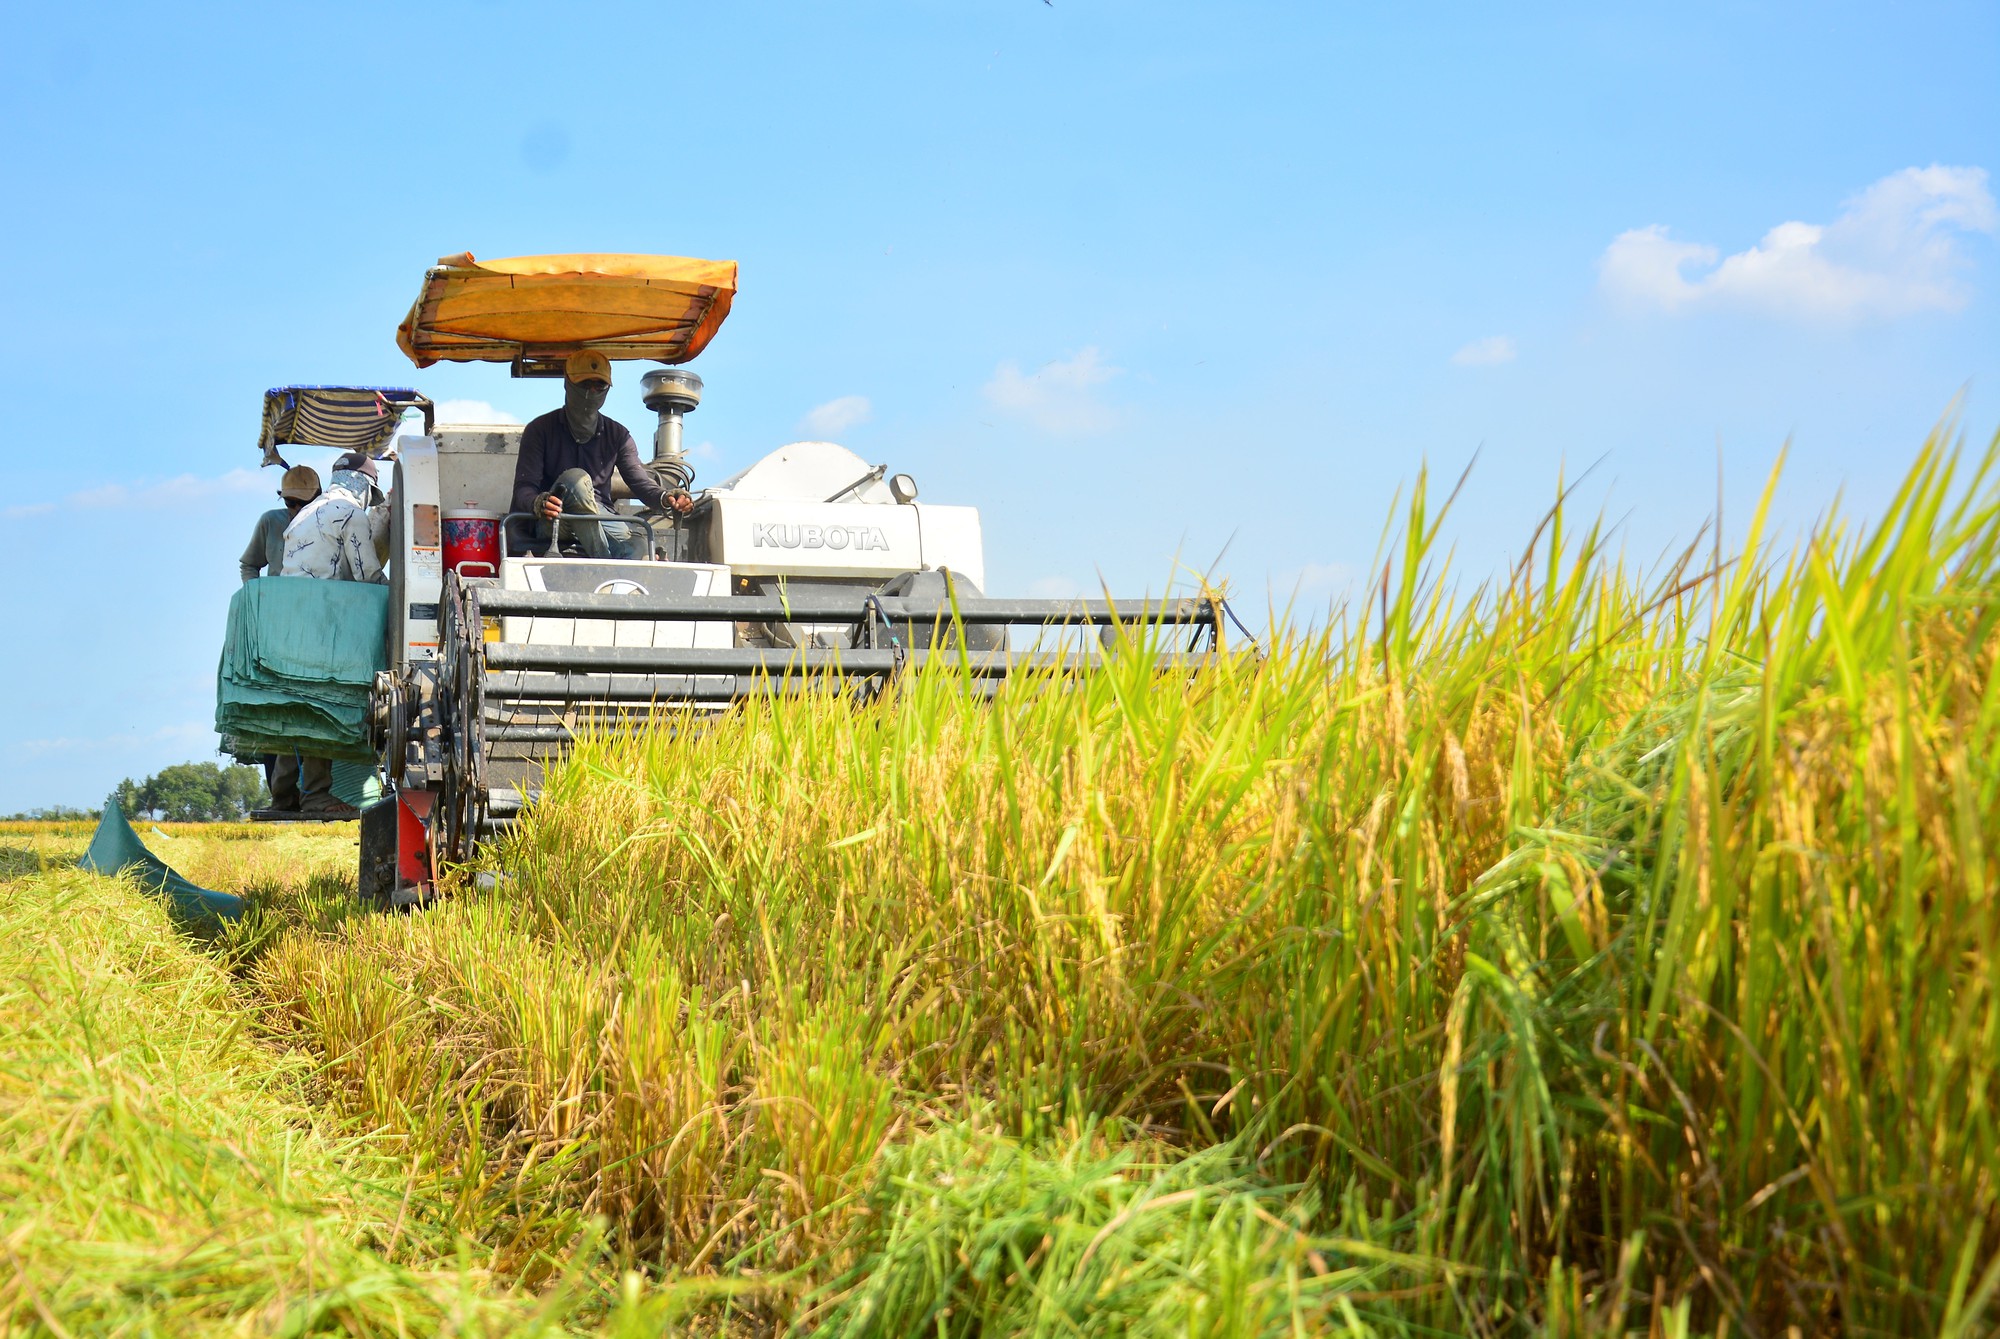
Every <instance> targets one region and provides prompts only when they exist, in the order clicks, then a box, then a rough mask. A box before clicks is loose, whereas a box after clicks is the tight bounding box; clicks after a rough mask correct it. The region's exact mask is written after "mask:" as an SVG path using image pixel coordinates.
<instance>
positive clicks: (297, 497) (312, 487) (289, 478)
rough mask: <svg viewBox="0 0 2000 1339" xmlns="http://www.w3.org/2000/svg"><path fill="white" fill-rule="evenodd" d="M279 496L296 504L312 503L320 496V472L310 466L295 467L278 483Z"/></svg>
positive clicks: (287, 471) (286, 472)
mask: <svg viewBox="0 0 2000 1339" xmlns="http://www.w3.org/2000/svg"><path fill="white" fill-rule="evenodd" d="M278 496H279V497H282V498H290V499H291V500H292V501H294V502H310V501H312V500H313V499H314V498H316V497H318V496H319V471H318V470H316V469H314V468H313V467H312V466H310V465H294V466H292V467H291V468H290V469H288V470H286V471H285V477H284V478H283V479H281V480H280V481H279V482H278Z"/></svg>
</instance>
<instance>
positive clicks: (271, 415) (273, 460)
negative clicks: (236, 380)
mask: <svg viewBox="0 0 2000 1339" xmlns="http://www.w3.org/2000/svg"><path fill="white" fill-rule="evenodd" d="M405 409H421V410H423V412H424V422H425V427H426V430H428V428H429V423H430V417H431V402H430V400H429V399H427V398H426V397H424V396H423V395H420V394H418V393H417V392H416V391H413V390H410V389H408V388H407V387H402V386H277V387H273V388H272V389H271V390H268V391H265V392H264V428H263V432H262V433H261V434H259V436H258V439H257V445H258V446H260V447H262V448H263V450H264V463H265V464H266V465H278V464H282V463H283V460H282V459H281V458H280V457H279V455H278V448H279V447H280V446H286V445H293V446H330V447H333V448H334V449H336V450H340V451H365V452H367V453H368V454H369V455H371V456H372V455H374V454H375V453H376V452H378V451H380V450H381V449H382V448H383V447H385V446H387V445H388V444H389V439H390V438H391V437H393V436H395V434H396V425H397V424H398V423H399V422H401V421H402V418H403V411H404V410H405Z"/></svg>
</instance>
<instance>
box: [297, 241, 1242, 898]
mask: <svg viewBox="0 0 2000 1339" xmlns="http://www.w3.org/2000/svg"><path fill="white" fill-rule="evenodd" d="M735 293H736V266H735V263H734V262H729V261H704V260H692V259H685V258H680V257H669V256H631V255H568V256H529V257H519V258H515V259H510V260H499V261H484V262H479V261H475V260H474V259H473V258H472V256H471V255H469V254H467V255H460V256H454V257H448V258H446V259H444V260H442V261H440V262H439V263H438V264H437V265H436V266H435V267H433V268H432V269H431V270H430V271H429V272H428V273H427V274H426V275H425V277H424V282H423V288H422V291H421V292H420V293H419V295H418V297H417V300H416V302H415V304H414V305H413V306H412V307H411V308H410V311H409V314H408V316H406V317H405V318H404V320H403V323H402V325H401V327H400V328H399V329H398V331H397V342H398V344H399V345H400V346H401V347H402V349H403V351H404V352H405V353H407V354H408V355H409V356H410V358H411V359H412V360H413V361H414V362H415V363H416V364H417V366H419V367H428V366H430V365H432V364H434V363H436V362H439V361H441V360H446V361H455V362H496V363H506V364H508V365H509V366H510V367H511V369H512V372H513V374H514V375H515V376H522V377H539V376H551V377H552V376H560V375H561V373H562V368H563V365H564V362H565V360H566V359H567V358H568V357H569V356H570V355H571V354H573V353H575V352H577V351H578V350H595V351H597V352H599V353H602V354H603V355H605V356H606V357H607V358H610V359H614V360H641V361H650V362H652V363H656V364H660V365H661V366H658V367H655V368H654V369H652V370H650V371H647V372H646V373H645V374H644V375H643V376H642V377H641V378H640V391H641V396H642V398H643V400H644V403H645V405H646V407H647V408H648V409H650V410H652V411H653V412H654V413H655V414H657V416H658V420H659V422H658V426H657V429H656V431H655V432H654V435H653V445H652V461H651V465H650V468H651V469H652V471H653V472H654V474H655V475H656V476H657V477H658V478H659V479H660V481H661V482H662V484H663V486H664V487H666V488H668V489H677V488H683V487H687V486H689V485H690V484H691V483H692V478H693V471H692V469H691V467H690V465H689V463H688V461H687V459H686V457H685V455H684V453H683V450H682V419H683V417H684V416H685V415H686V414H687V413H689V412H691V411H693V410H694V409H695V408H696V406H698V405H699V404H700V403H701V396H702V382H701V379H700V378H699V377H698V376H696V375H694V374H693V373H692V372H689V371H686V370H683V369H682V368H680V367H678V366H676V365H678V364H682V363H686V362H688V361H690V360H692V359H693V358H695V357H696V355H698V354H699V353H700V352H701V351H702V350H703V349H704V348H705V347H706V346H707V345H708V343H709V341H710V340H711V339H713V338H714V336H715V334H716V332H717V331H718V330H719V329H720V328H721V326H722V323H723V320H724V318H725V317H726V316H727V315H728V312H729V308H730V303H731V301H732V300H733V298H734V297H735ZM356 389H358V388H356ZM308 390H317V391H318V392H320V394H319V395H318V396H314V395H312V394H308V393H307V391H308ZM342 393H343V392H342V389H341V388H291V389H290V390H289V391H287V392H284V393H280V392H273V394H274V395H280V394H287V395H290V396H291V398H290V399H289V400H284V401H281V402H280V403H282V404H285V405H290V406H293V409H294V410H295V411H296V412H295V418H299V419H303V418H304V417H305V410H304V409H301V408H300V406H304V407H306V408H310V407H311V406H313V405H315V404H325V405H338V403H339V397H340V395H341V394H342ZM362 393H363V394H364V395H365V394H369V393H375V392H366V391H364V392H362ZM379 393H380V394H382V395H385V396H387V397H389V398H387V399H386V400H382V401H378V402H377V403H376V409H377V412H378V413H379V412H380V411H381V410H382V408H383V407H384V406H385V405H386V406H387V407H388V408H389V409H391V410H393V411H394V412H396V413H397V414H399V415H400V414H401V413H402V412H404V410H405V409H406V408H408V407H412V406H414V407H418V408H422V409H423V410H424V411H425V414H426V419H425V423H424V430H423V432H422V435H413V434H412V435H403V436H400V437H395V438H393V439H391V438H390V437H388V436H387V435H384V436H383V437H382V439H381V440H380V441H378V442H375V443H373V449H374V450H375V451H376V453H377V454H378V455H393V457H394V463H393V471H392V472H389V473H387V474H385V477H384V480H383V482H384V483H387V484H389V485H390V486H389V488H388V496H389V503H390V506H391V526H390V555H389V561H388V563H387V565H386V568H387V572H388V575H389V595H388V598H389V633H388V646H387V649H386V656H385V665H386V667H385V668H383V669H382V670H381V672H380V673H379V674H377V675H376V676H375V681H374V684H373V687H372V690H371V691H370V694H369V703H368V713H367V721H368V725H367V729H368V734H369V744H370V745H371V746H372V748H373V750H374V752H375V754H376V756H377V759H378V763H377V766H378V772H379V778H380V781H381V787H382V795H383V798H382V800H381V801H379V802H377V803H375V804H373V805H371V806H369V807H368V808H366V809H365V810H364V811H363V814H362V820H361V830H362V840H361V878H360V888H361V893H362V895H363V896H364V897H365V898H369V899H373V900H375V901H377V902H378V903H379V904H384V905H404V904H409V903H412V902H419V901H422V900H424V899H425V898H427V897H428V896H429V895H430V894H431V892H432V890H433V888H434V886H435V879H436V875H437V873H438V871H440V870H441V868H442V867H443V866H444V865H445V864H447V863H450V862H456V861H462V860H465V859H466V858H467V857H468V856H469V855H470V854H471V850H472V847H473V845H474V844H475V843H476V842H477V841H478V840H479V839H480V837H481V836H482V835H484V834H487V833H490V832H492V831H493V830H494V829H495V828H496V827H498V826H500V825H503V824H505V823H506V822H508V821H510V820H511V819H512V818H513V816H514V815H516V814H517V813H519V812H520V810H521V808H522V806H523V805H525V804H527V803H529V802H530V801H531V800H532V798H533V797H534V796H535V794H536V793H537V791H538V789H539V787H540V780H541V774H542V769H543V768H544V767H545V766H546V765H547V764H548V763H549V762H551V761H552V760H553V759H555V758H557V757H559V756H560V755H561V753H562V752H563V750H564V749H565V748H566V747H567V746H568V744H569V742H570V741H571V740H572V739H573V738H574V737H575V735H576V734H577V733H579V732H581V731H584V730H588V729H594V728H602V727H607V726H615V725H619V724H624V723H628V722H631V721H633V720H635V719H643V718H648V717H651V716H654V715H656V714H663V713H674V714H677V715H681V716H682V718H683V719H686V715H685V713H688V712H690V711H694V712H697V713H699V712H717V711H723V710H727V708H728V704H729V703H731V702H732V701H735V700H737V699H740V698H743V697H745V696H746V695H750V694H757V693H773V692H787V691H801V692H811V691H844V692H853V693H856V694H868V693H873V692H879V691H881V690H882V689H883V688H884V687H885V686H887V685H888V684H889V683H890V682H891V681H893V680H894V679H895V678H896V677H897V676H898V675H901V674H904V673H908V672H911V671H914V670H917V669H919V668H921V667H922V666H923V665H924V664H925V662H926V661H927V660H928V659H930V658H931V657H934V656H946V657H949V658H950V659H951V661H952V662H953V663H954V664H957V665H959V666H961V667H962V670H963V672H967V673H969V674H971V675H972V676H974V677H975V679H976V680H977V681H978V682H980V683H982V684H991V685H998V684H999V683H1000V682H1002V681H1004V680H1005V678H1006V677H1007V676H1008V675H1010V674H1013V673H1017V672H1019V671H1020V670H1022V669H1023V668H1024V667H1028V666H1047V665H1049V664H1050V663H1051V662H1052V661H1054V662H1057V663H1060V664H1061V665H1062V666H1063V667H1064V668H1065V669H1076V670H1087V669H1088V668H1089V666H1090V664H1091V663H1092V662H1093V661H1094V659H1095V657H1096V656H1097V655H1098V654H1099V649H1098V646H1097V635H1098V634H1100V633H1102V632H1103V631H1105V630H1108V629H1111V628H1116V627H1135V626H1139V625H1160V624H1164V625H1180V626H1181V627H1182V628H1184V629H1185V631H1186V634H1187V636H1186V638H1185V639H1182V638H1178V637H1177V638H1176V640H1179V641H1182V642H1183V644H1184V645H1187V647H1188V649H1189V650H1194V649H1197V646H1201V647H1208V648H1212V647H1213V646H1214V645H1215V643H1216V640H1217V637H1218V632H1219V628H1218V624H1217V620H1218V617H1219V616H1220V614H1221V612H1222V610H1221V607H1220V603H1219V601H1215V600H1211V599H1207V598H1203V599H1186V600H1168V601H1143V600H1011V599H991V598H987V597H986V596H985V595H984V594H983V593H982V588H983V586H984V584H985V571H984V568H985V562H984V550H983V544H982V540H981V534H980V523H979V513H978V511H977V510H976V509H974V508H972V507H966V506H953V505H940V504H937V503H932V502H926V501H920V500H919V498H918V490H917V484H916V482H915V480H913V479H912V478H911V477H910V476H909V475H907V474H893V473H890V472H889V471H888V469H887V468H886V467H885V466H882V465H874V466H870V465H869V464H867V463H866V462H865V461H863V460H862V459H861V458H860V457H858V456H856V455H855V454H854V453H853V452H851V451H848V450H847V449H845V448H844V447H840V446H837V445H834V444H833V443H830V442H795V443H793V444H791V445H788V446H783V447H780V448H779V449H777V450H775V451H773V452H771V453H770V454H769V455H767V456H765V457H764V458H763V459H761V460H759V461H757V462H756V463H755V464H753V465H751V466H749V467H748V468H747V469H744V470H743V471H741V472H740V473H738V474H737V475H736V476H735V477H733V478H731V479H729V480H728V481H727V482H724V483H721V484H718V485H715V486H713V487H710V488H706V489H701V490H698V491H695V492H694V494H693V496H694V507H693V510H692V511H691V512H690V513H688V514H687V515H684V516H683V515H677V514H672V513H670V512H669V513H662V512H652V511H643V510H641V509H640V507H639V504H638V503H637V502H636V501H635V500H630V499H622V500H621V501H620V503H619V506H620V508H621V513H620V514H621V515H624V516H628V517H630V519H631V523H632V529H631V531H630V533H631V534H632V535H633V536H634V537H635V538H636V537H639V536H640V535H643V540H642V542H641V544H640V546H639V550H638V551H639V553H640V556H638V557H634V558H626V559H620V558H599V557H588V556H583V555H582V554H580V553H579V552H577V548H578V546H577V545H575V544H574V543H572V542H571V540H572V539H573V538H574V534H575V524H576V523H575V522H574V520H573V518H570V517H563V518H560V519H559V520H558V521H557V523H556V524H555V525H554V526H553V527H552V528H550V527H544V528H542V530H540V531H538V528H537V526H536V525H535V523H534V518H532V517H529V516H527V515H525V514H521V513H514V514H510V511H511V500H512V496H513V488H514V466H515V459H516V456H517V454H518V452H519V448H520V442H521V432H522V429H521V428H519V427H494V426H487V425H479V426H460V425H454V424H451V423H448V422H439V423H435V424H432V423H431V422H430V421H429V412H430V409H429V404H428V402H427V401H425V400H423V398H422V397H420V396H414V395H413V394H412V393H410V392H379ZM398 396H407V397H410V398H408V399H404V400H401V401H398V400H397V398H396V397H398ZM270 418H271V414H270V411H268V410H267V421H266V430H265V434H264V437H265V445H266V449H267V460H270V459H275V455H274V454H268V453H269V452H270V448H271V446H272V444H273V441H274V438H285V437H287V436H289V438H290V439H291V440H299V441H308V442H317V443H318V444H322V445H347V444H349V443H348V440H347V439H345V438H340V437H339V435H338V433H337V432H336V431H335V430H333V429H331V428H329V429H327V430H326V431H324V432H322V433H321V434H320V435H319V436H317V437H315V436H313V435H312V434H311V431H310V430H309V425H307V426H301V425H300V424H298V423H295V422H294V423H288V424H285V425H280V427H279V428H277V429H275V430H274V428H273V425H272V423H271V421H270ZM385 463H386V462H385ZM1016 628H1027V629H1036V630H1039V631H1037V632H1036V633H1035V634H1033V635H1030V634H1028V633H1025V632H1024V633H1022V634H1021V635H1020V636H1019V638H1017V637H1016V636H1015V635H1014V634H1013V632H1012V630H1013V629H1016ZM1063 628H1086V629H1088V630H1089V632H1090V635H1089V636H1087V637H1076V636H1069V637H1067V638H1065V637H1063V636H1061V635H1060V634H1059V633H1055V634H1052V633H1051V632H1050V630H1051V629H1063ZM1017 640H1018V641H1020V642H1024V643H1026V645H1017V644H1016V642H1017Z"/></svg>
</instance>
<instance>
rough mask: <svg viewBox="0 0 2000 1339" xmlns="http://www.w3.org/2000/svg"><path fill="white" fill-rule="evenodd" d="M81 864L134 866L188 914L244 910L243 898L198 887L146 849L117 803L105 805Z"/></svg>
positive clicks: (232, 915)
mask: <svg viewBox="0 0 2000 1339" xmlns="http://www.w3.org/2000/svg"><path fill="white" fill-rule="evenodd" d="M161 835H162V836H165V835H166V834H165V833H162V834H161ZM77 864H79V865H81V866H82V867H83V868H85V869H87V870H93V871H95V872H96V873H99V874H119V873H122V872H124V871H126V870H132V871H134V872H135V873H136V874H137V876H138V879H139V884H140V886H141V887H143V888H145V889H146V891H148V892H151V893H157V894H159V895H160V896H161V897H164V898H166V899H167V900H168V901H169V902H172V903H173V904H174V908H175V909H176V910H177V911H179V912H180V913H181V914H182V915H184V916H196V917H200V916H213V917H215V918H217V919H219V920H225V921H233V920H235V919H236V918H237V917H238V916H241V915H242V914H243V899H242V898H240V897H236V896H234V895H233V894H230V893H217V892H212V891H210V890H209V889H207V888H197V887H195V886H194V885H193V884H191V883H189V882H188V881H187V880H186V879H184V878H182V877H181V876H180V875H178V874H176V873H174V871H173V870H171V869H169V868H167V866H166V864H165V863H164V862H162V861H161V860H160V858H159V857H158V856H156V855H154V854H153V853H152V852H151V851H148V850H147V849H146V843H144V842H142V841H140V840H139V834H138V833H136V832H134V831H132V825H131V824H130V823H127V822H126V821H125V815H124V814H123V813H121V812H119V809H118V806H117V805H115V804H107V805H105V806H104V817H103V818H101V819H99V820H98V824H97V832H96V833H95V835H93V836H92V837H91V839H90V846H89V848H88V849H86V850H85V851H84V853H83V859H81V860H79V861H77Z"/></svg>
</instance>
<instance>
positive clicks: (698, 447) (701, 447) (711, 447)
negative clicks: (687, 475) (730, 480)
mask: <svg viewBox="0 0 2000 1339" xmlns="http://www.w3.org/2000/svg"><path fill="white" fill-rule="evenodd" d="M687 453H688V454H689V455H691V456H693V457H694V458H695V459H696V460H714V459H715V458H716V457H717V456H719V455H720V454H721V452H719V451H717V450H716V449H715V443H714V442H696V443H695V444H694V445H693V446H691V447H689V448H688V449H687Z"/></svg>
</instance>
